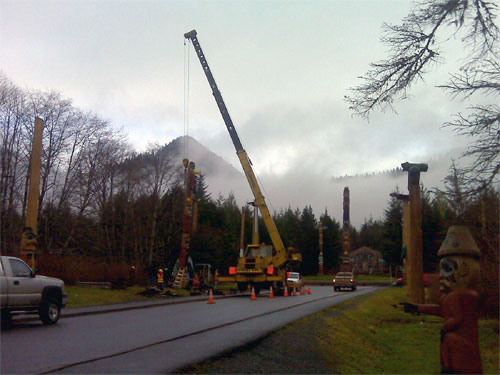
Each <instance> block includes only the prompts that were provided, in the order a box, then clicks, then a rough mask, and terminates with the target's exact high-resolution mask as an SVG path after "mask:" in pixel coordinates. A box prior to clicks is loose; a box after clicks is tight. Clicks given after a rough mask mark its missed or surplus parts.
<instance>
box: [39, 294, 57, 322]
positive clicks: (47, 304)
mask: <svg viewBox="0 0 500 375" xmlns="http://www.w3.org/2000/svg"><path fill="white" fill-rule="evenodd" d="M60 317H61V306H60V305H59V304H58V303H57V302H56V301H55V300H53V299H49V300H47V301H44V302H42V304H41V306H40V320H41V321H42V323H43V324H54V323H56V322H57V321H58V320H59V318H60Z"/></svg>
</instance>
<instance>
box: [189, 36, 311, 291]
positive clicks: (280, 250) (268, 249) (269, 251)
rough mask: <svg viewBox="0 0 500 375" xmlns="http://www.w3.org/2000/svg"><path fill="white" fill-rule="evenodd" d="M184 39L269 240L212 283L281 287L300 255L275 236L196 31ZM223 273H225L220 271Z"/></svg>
mask: <svg viewBox="0 0 500 375" xmlns="http://www.w3.org/2000/svg"><path fill="white" fill-rule="evenodd" d="M184 37H185V38H186V39H189V40H191V42H192V44H193V47H194V49H195V51H196V54H197V55H198V58H199V60H200V63H201V66H202V68H203V71H204V72H205V76H206V77H207V79H208V83H209V85H210V87H211V89H212V94H213V96H214V98H215V101H216V103H217V106H218V107H219V111H220V113H221V115H222V118H223V119H224V123H225V124H226V127H227V130H228V131H229V135H230V137H231V140H232V141H233V144H234V147H235V149H236V154H237V155H238V159H239V160H240V163H241V166H242V167H243V171H244V172H245V176H246V178H247V180H248V183H249V185H250V189H251V190H252V193H253V195H254V198H255V205H256V206H257V207H258V209H259V210H260V212H261V215H262V219H263V221H264V224H265V226H266V229H267V231H268V233H269V237H270V238H271V241H272V246H271V245H266V244H255V243H254V244H251V245H248V247H247V248H246V250H245V252H244V254H242V255H243V256H240V257H239V258H238V264H237V266H236V267H230V268H229V272H228V273H229V275H224V276H222V275H221V274H219V273H217V274H216V281H217V282H218V283H221V282H236V283H237V284H238V288H239V289H240V290H246V289H247V288H248V286H249V285H250V286H253V287H254V288H255V292H256V293H258V291H259V290H260V289H262V288H269V287H270V286H271V285H272V286H273V288H276V289H275V290H277V289H278V288H284V287H285V284H286V279H287V271H288V270H290V269H291V266H292V264H293V263H295V262H301V261H302V256H301V254H299V253H297V252H295V251H294V249H288V250H287V249H285V247H284V245H283V241H282V240H281V237H280V235H279V233H278V229H277V228H276V224H275V223H274V220H273V218H272V216H271V214H270V213H269V209H268V207H267V205H266V202H265V199H264V196H263V195H262V191H261V189H260V187H259V184H258V182H257V178H256V177H255V174H254V172H253V170H252V166H251V162H250V159H249V158H248V155H247V153H246V151H245V149H244V148H243V146H242V145H241V141H240V138H239V137H238V133H237V132H236V129H235V127H234V125H233V121H232V120H231V117H230V116H229V112H228V110H227V108H226V104H225V103H224V100H223V99H222V95H221V93H220V91H219V89H218V87H217V84H216V83H215V79H214V77H213V75H212V72H211V70H210V67H209V66H208V63H207V60H206V58H205V55H204V54H203V50H202V48H201V46H200V43H199V41H198V37H197V32H196V30H192V31H190V32H188V33H186V34H184ZM224 273H225V272H224Z"/></svg>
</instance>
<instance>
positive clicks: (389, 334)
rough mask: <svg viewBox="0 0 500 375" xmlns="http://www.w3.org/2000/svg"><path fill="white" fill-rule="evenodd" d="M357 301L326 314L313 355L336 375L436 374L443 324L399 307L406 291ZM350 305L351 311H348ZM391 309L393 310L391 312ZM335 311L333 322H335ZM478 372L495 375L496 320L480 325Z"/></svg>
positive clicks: (496, 349) (405, 295)
mask: <svg viewBox="0 0 500 375" xmlns="http://www.w3.org/2000/svg"><path fill="white" fill-rule="evenodd" d="M359 298H363V297H358V298H355V299H353V300H350V301H347V302H345V303H343V304H341V305H337V306H334V307H332V308H330V309H328V310H327V311H326V312H323V313H322V314H324V320H325V322H326V327H325V330H324V331H322V332H319V335H318V336H319V337H318V344H317V345H318V350H319V351H320V353H321V355H322V357H324V358H325V360H326V361H328V363H329V365H330V366H331V368H332V370H333V371H335V372H336V373H339V374H360V373H362V374H382V373H384V374H439V372H440V363H439V332H440V329H441V325H442V319H441V318H440V317H435V316H431V315H411V314H406V313H404V312H403V311H402V309H401V307H400V306H399V305H398V304H399V303H400V302H403V301H407V300H408V299H407V289H406V288H391V289H384V290H381V291H379V292H377V293H376V294H375V295H374V296H373V297H372V298H368V299H364V300H361V301H360V300H359ZM349 305H351V306H349ZM395 306H396V307H395ZM335 311H338V313H339V314H338V316H335V315H337V314H335ZM479 341H480V348H481V357H482V362H483V372H484V373H485V374H498V370H499V352H498V350H499V345H498V341H499V340H498V320H480V322H479Z"/></svg>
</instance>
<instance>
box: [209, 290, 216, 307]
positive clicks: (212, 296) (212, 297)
mask: <svg viewBox="0 0 500 375" xmlns="http://www.w3.org/2000/svg"><path fill="white" fill-rule="evenodd" d="M207 303H210V304H211V303H215V301H214V295H213V293H212V289H210V294H209V295H208V302H207Z"/></svg>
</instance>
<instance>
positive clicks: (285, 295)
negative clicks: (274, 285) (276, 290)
mask: <svg viewBox="0 0 500 375" xmlns="http://www.w3.org/2000/svg"><path fill="white" fill-rule="evenodd" d="M283 297H288V288H287V287H286V285H285V292H284V293H283Z"/></svg>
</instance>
